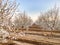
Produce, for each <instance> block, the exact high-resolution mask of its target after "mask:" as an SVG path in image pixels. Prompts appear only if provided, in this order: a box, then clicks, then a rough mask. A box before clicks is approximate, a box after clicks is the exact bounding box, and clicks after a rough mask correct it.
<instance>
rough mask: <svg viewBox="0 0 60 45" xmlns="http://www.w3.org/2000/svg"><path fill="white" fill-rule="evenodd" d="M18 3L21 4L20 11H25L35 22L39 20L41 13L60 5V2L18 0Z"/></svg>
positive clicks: (55, 0)
mask: <svg viewBox="0 0 60 45" xmlns="http://www.w3.org/2000/svg"><path fill="white" fill-rule="evenodd" d="M16 2H18V3H20V6H19V10H20V11H25V12H26V13H27V15H29V16H31V18H32V19H33V21H35V20H36V19H37V17H38V16H39V15H40V12H45V11H47V10H48V9H51V8H53V7H54V5H57V6H59V5H60V0H16Z"/></svg>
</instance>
